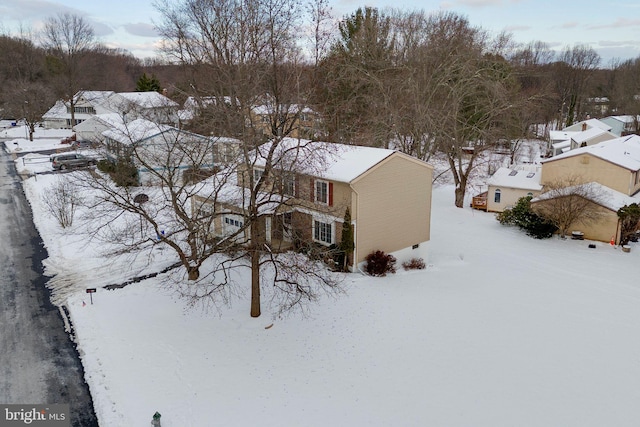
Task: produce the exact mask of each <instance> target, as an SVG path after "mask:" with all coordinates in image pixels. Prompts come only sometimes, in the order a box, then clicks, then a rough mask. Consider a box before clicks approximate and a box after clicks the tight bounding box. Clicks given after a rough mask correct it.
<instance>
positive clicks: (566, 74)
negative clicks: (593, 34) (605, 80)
mask: <svg viewBox="0 0 640 427" xmlns="http://www.w3.org/2000/svg"><path fill="white" fill-rule="evenodd" d="M558 60H559V62H557V63H555V64H554V66H553V74H554V81H555V83H556V90H557V92H558V94H559V102H560V103H561V105H560V106H559V107H560V108H559V110H560V114H561V117H560V122H563V121H564V122H565V125H566V126H571V125H572V124H573V122H574V120H575V119H576V118H578V119H579V120H580V116H581V111H582V110H581V108H582V102H583V101H584V99H585V95H586V94H585V89H586V87H587V82H588V81H589V79H590V78H591V77H592V75H593V73H594V71H595V69H596V68H597V67H598V65H599V64H600V55H598V53H597V52H596V51H595V50H593V48H591V47H589V46H586V45H580V44H579V45H575V46H573V47H570V46H567V47H566V48H565V49H564V50H563V51H562V53H561V54H560V56H559V58H558Z"/></svg>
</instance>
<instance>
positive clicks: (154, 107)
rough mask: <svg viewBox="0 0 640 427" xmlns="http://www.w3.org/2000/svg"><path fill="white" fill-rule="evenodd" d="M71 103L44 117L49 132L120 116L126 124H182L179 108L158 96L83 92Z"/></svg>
mask: <svg viewBox="0 0 640 427" xmlns="http://www.w3.org/2000/svg"><path fill="white" fill-rule="evenodd" d="M73 99H74V103H73V111H74V114H73V119H74V120H75V123H72V114H71V102H69V101H68V100H59V101H57V102H56V104H55V105H54V106H53V107H51V108H50V109H49V111H47V112H46V113H45V114H44V115H43V116H42V120H43V122H44V127H45V128H47V129H74V130H75V126H76V125H78V124H81V123H83V122H84V121H85V120H88V119H90V118H92V117H94V116H95V115H101V114H118V115H120V116H121V117H122V118H123V120H124V121H132V120H135V119H137V118H145V119H147V120H151V121H154V122H156V123H165V124H175V123H177V122H178V104H177V103H176V102H174V101H172V100H171V99H169V98H167V97H166V96H164V95H162V94H160V93H158V92H121V93H116V92H114V91H90V90H83V91H79V92H78V93H76V94H75V95H74V98H73Z"/></svg>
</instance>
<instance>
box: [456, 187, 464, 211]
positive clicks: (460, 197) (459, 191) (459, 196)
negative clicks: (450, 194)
mask: <svg viewBox="0 0 640 427" xmlns="http://www.w3.org/2000/svg"><path fill="white" fill-rule="evenodd" d="M464 194H465V187H463V186H462V185H460V186H459V187H456V207H457V208H462V207H464Z"/></svg>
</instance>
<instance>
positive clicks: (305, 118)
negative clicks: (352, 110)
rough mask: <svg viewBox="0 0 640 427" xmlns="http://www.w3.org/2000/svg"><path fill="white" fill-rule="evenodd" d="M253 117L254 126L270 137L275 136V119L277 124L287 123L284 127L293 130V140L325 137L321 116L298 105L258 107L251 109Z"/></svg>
mask: <svg viewBox="0 0 640 427" xmlns="http://www.w3.org/2000/svg"><path fill="white" fill-rule="evenodd" d="M251 116H252V121H253V126H256V127H258V128H260V129H262V133H263V134H264V135H266V136H268V137H271V136H273V135H272V132H273V131H272V129H271V125H272V123H273V120H274V119H276V123H282V122H285V123H286V124H285V126H284V127H285V128H287V129H291V131H290V132H288V136H290V137H291V138H319V137H322V136H323V133H322V119H321V117H320V114H318V113H317V112H315V111H314V110H312V109H311V108H309V107H304V106H301V105H298V104H291V105H279V106H278V108H275V107H274V106H273V105H271V104H264V105H257V106H255V107H253V108H252V109H251ZM276 116H277V117H276Z"/></svg>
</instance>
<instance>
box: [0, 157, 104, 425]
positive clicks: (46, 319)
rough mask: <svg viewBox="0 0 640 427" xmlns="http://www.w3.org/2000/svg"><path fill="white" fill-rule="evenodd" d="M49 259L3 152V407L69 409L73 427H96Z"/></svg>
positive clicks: (0, 196)
mask: <svg viewBox="0 0 640 427" xmlns="http://www.w3.org/2000/svg"><path fill="white" fill-rule="evenodd" d="M46 256H47V253H46V250H45V249H44V248H43V245H42V240H41V239H40V236H39V234H38V232H37V230H36V228H35V226H34V224H33V220H32V215H31V209H30V207H29V204H28V203H27V201H26V198H25V196H24V193H23V191H22V185H21V184H20V181H19V178H18V176H17V174H16V171H15V166H14V165H13V162H12V161H11V159H10V156H9V155H8V154H7V153H5V152H4V151H3V150H2V151H0V403H2V404H70V405H71V414H70V415H71V424H72V425H73V426H97V425H98V422H97V420H96V416H95V413H94V410H93V402H92V400H91V395H90V393H89V388H88V386H87V384H86V383H85V381H84V371H83V368H82V364H81V362H80V358H79V356H78V353H77V351H76V349H75V344H74V343H73V342H72V341H71V339H70V337H69V335H68V334H67V333H66V332H65V329H64V322H63V319H62V315H61V313H60V310H59V309H58V307H56V306H54V305H52V304H51V302H50V300H49V291H48V289H47V288H46V286H45V284H46V282H47V277H45V276H43V272H42V260H43V259H45V258H46Z"/></svg>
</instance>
